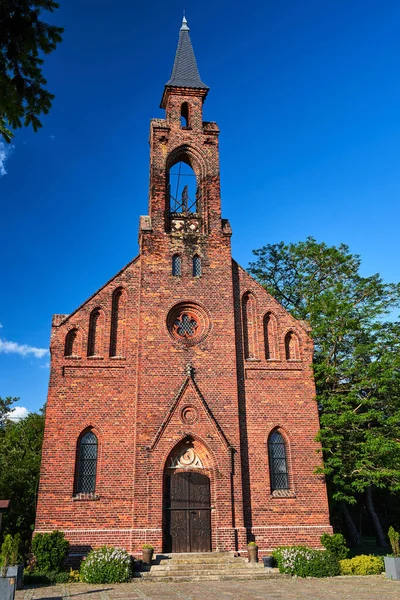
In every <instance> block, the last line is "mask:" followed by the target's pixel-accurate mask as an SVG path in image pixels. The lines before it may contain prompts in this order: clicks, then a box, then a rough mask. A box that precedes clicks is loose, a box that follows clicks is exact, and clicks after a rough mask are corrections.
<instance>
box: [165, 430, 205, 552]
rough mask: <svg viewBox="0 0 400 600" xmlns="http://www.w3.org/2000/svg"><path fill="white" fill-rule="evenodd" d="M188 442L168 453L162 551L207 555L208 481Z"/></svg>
mask: <svg viewBox="0 0 400 600" xmlns="http://www.w3.org/2000/svg"><path fill="white" fill-rule="evenodd" d="M202 469H204V466H203V462H202V460H201V457H200V456H199V455H198V454H197V452H196V448H195V447H194V444H193V442H192V441H191V440H188V439H187V440H184V442H182V443H181V444H179V445H178V446H177V447H176V448H175V449H174V450H173V452H171V454H170V456H169V458H168V461H167V465H166V469H165V474H164V551H165V552H210V551H211V496H210V478H209V477H208V475H207V474H206V473H204V472H201V470H202Z"/></svg>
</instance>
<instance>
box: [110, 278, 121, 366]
mask: <svg viewBox="0 0 400 600" xmlns="http://www.w3.org/2000/svg"><path fill="white" fill-rule="evenodd" d="M124 319H125V292H124V290H123V288H117V289H116V290H114V292H113V295H112V305H111V330H110V356H122V355H123V351H122V349H123V334H124V331H123V329H124Z"/></svg>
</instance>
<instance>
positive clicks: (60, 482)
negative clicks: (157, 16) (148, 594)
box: [36, 86, 331, 554]
mask: <svg viewBox="0 0 400 600" xmlns="http://www.w3.org/2000/svg"><path fill="white" fill-rule="evenodd" d="M206 93H207V92H206V91H205V90H204V89H192V88H188V87H168V86H166V90H165V92H164V96H163V107H164V108H165V111H166V118H165V119H154V120H152V122H151V126H150V187H149V215H148V216H146V217H141V218H140V227H139V246H140V253H139V256H138V257H137V258H136V259H135V260H133V261H132V262H131V263H129V264H128V265H127V266H126V267H125V268H123V269H122V270H121V271H120V272H119V273H118V274H117V275H116V276H115V277H113V278H112V279H111V280H110V281H109V282H108V283H106V284H105V285H104V286H103V287H102V288H101V289H100V290H99V291H98V292H96V293H95V294H94V295H93V296H92V297H91V298H89V300H87V302H85V303H84V304H83V305H82V306H80V307H79V308H78V309H77V310H76V311H74V312H73V313H72V314H70V315H55V316H54V317H53V326H52V335H51V374H50V384H49V395H48V402H47V408H46V427H45V438H44V447H43V460H42V471H41V479H40V489H39V499H38V507H37V520H36V531H37V532H43V531H52V530H53V529H61V530H63V531H64V532H65V533H66V536H67V537H68V539H69V540H70V541H71V544H72V549H73V551H74V552H78V553H79V552H81V551H86V550H87V549H88V548H90V547H96V546H99V545H102V544H112V545H117V546H123V547H125V548H126V549H127V550H128V551H129V552H131V553H133V554H135V553H136V554H137V553H138V552H139V551H140V549H141V546H142V544H143V543H151V544H153V545H154V547H155V549H156V551H158V552H159V551H162V550H163V549H165V511H164V510H163V486H164V485H165V474H166V472H167V471H168V472H172V467H171V465H173V464H174V465H175V464H177V465H178V466H177V467H173V468H174V469H182V470H185V469H190V468H192V469H193V470H195V471H201V472H202V473H204V474H206V475H207V476H208V477H209V478H210V490H211V548H212V550H238V551H244V550H245V547H246V543H247V541H248V540H249V539H256V541H257V543H258V545H259V548H260V551H261V553H262V552H265V551H266V550H269V549H271V548H273V547H274V546H277V545H281V544H291V543H305V544H309V545H312V546H318V545H319V537H320V535H321V534H322V533H324V532H326V531H328V532H329V531H331V528H330V525H329V516H328V505H327V497H326V489H325V483H324V481H323V479H322V478H321V476H319V475H316V474H315V473H314V471H315V468H316V467H317V466H318V465H320V461H321V458H320V454H318V453H317V450H318V449H319V446H318V444H317V443H316V442H315V435H316V434H317V432H318V427H319V423H318V412H317V405H316V402H315V387H314V381H313V374H312V369H311V361H312V351H313V347H312V341H311V339H310V336H309V331H308V329H307V326H306V324H304V323H302V322H299V321H296V320H294V319H293V318H292V317H291V316H290V315H289V314H288V313H287V312H286V311H285V310H284V309H283V308H282V307H281V306H280V305H279V304H278V303H277V302H276V301H275V300H274V299H273V298H272V297H271V296H270V295H269V294H267V292H266V291H265V290H264V289H263V288H262V287H261V286H260V285H259V284H258V283H257V282H255V281H254V280H253V279H252V278H251V277H250V276H249V275H248V274H247V273H246V272H245V271H244V270H243V269H242V268H241V267H240V266H239V265H238V264H237V263H236V262H235V261H233V260H232V258H231V246H230V236H231V229H230V226H229V223H228V221H226V220H225V219H222V218H221V210H220V181H219V152H218V134H219V130H218V127H217V125H216V123H209V122H203V119H202V106H203V102H204V99H205V96H206ZM183 103H187V106H188V109H189V110H188V113H189V114H188V122H187V125H185V126H182V124H181V107H182V105H183ZM179 161H183V162H184V163H186V164H188V165H190V166H191V168H192V169H193V171H194V173H195V174H196V183H197V208H196V209H195V210H194V212H187V211H185V210H184V211H181V212H178V213H173V214H171V213H170V204H169V193H168V172H169V169H170V168H171V167H172V166H174V165H175V164H176V163H177V162H179ZM175 255H179V257H180V262H181V274H180V275H173V274H172V260H173V256H175ZM195 255H196V256H198V257H199V258H200V261H201V275H199V276H193V272H192V260H193V257H194V256H195ZM182 315H189V317H188V318H190V319H194V322H195V323H196V330H195V334H194V335H191V336H190V335H189V336H187V337H182V336H180V335H179V334H178V333H177V327H178V325H177V323H180V321H179V319H180V318H181V317H182ZM277 430H278V431H279V432H280V433H281V435H282V437H283V439H284V441H285V448H286V456H287V466H288V480H289V485H288V487H287V488H285V489H275V490H274V491H271V476H270V464H269V457H268V439H269V435H270V433H271V432H272V431H277ZM85 431H93V433H94V434H95V435H96V437H97V440H98V455H97V468H96V482H95V489H94V490H93V491H91V492H90V493H79V490H77V488H76V478H77V472H76V470H77V460H78V458H77V454H78V450H77V448H78V447H79V440H80V439H81V435H82V433H84V432H85ZM185 444H186V447H187V448H189V447H190V448H191V449H192V450H191V451H192V453H194V455H195V456H196V461H197V462H194V463H193V464H192V465H189V467H187V466H185V465H182V464H180V462H179V460H180V459H179V457H180V456H181V454H180V453H181V449H182V448H183V450H182V451H184V445H185ZM182 456H183V455H182ZM174 461H175V462H174Z"/></svg>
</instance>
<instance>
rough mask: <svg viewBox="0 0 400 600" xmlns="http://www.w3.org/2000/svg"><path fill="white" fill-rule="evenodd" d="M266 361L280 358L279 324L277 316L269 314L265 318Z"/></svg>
mask: <svg viewBox="0 0 400 600" xmlns="http://www.w3.org/2000/svg"><path fill="white" fill-rule="evenodd" d="M264 351H265V360H276V359H277V358H279V356H278V339H277V323H276V318H275V315H273V314H272V313H270V312H268V313H267V314H266V315H265V316H264Z"/></svg>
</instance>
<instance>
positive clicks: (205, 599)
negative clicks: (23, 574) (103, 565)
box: [15, 575, 400, 600]
mask: <svg viewBox="0 0 400 600" xmlns="http://www.w3.org/2000/svg"><path fill="white" fill-rule="evenodd" d="M15 598H16V600H250V599H251V600H400V581H388V580H387V579H385V577H384V576H374V575H371V576H366V577H334V578H326V579H300V578H292V579H282V580H271V581H265V580H261V581H212V582H207V581H204V582H196V583H190V582H188V583H158V582H157V583H142V582H140V583H136V582H135V583H123V584H120V585H89V584H84V583H74V584H70V585H64V586H48V587H36V588H33V587H32V588H29V589H26V590H20V591H18V592H17V593H16V596H15Z"/></svg>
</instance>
